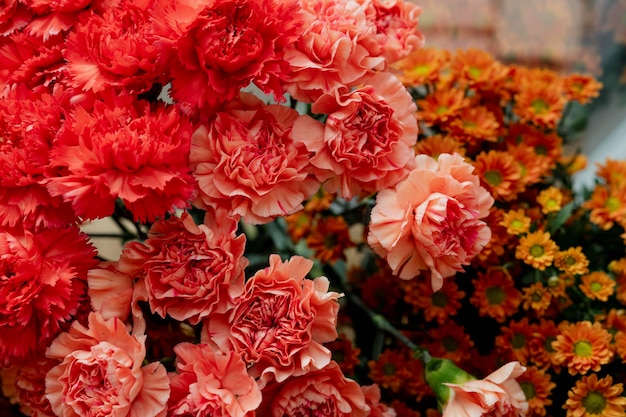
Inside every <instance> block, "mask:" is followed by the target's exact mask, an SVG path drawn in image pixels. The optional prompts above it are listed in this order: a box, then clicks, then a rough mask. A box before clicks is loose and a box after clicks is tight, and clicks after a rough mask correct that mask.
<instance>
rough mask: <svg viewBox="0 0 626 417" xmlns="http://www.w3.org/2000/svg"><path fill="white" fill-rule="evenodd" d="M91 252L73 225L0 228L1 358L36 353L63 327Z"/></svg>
mask: <svg viewBox="0 0 626 417" xmlns="http://www.w3.org/2000/svg"><path fill="white" fill-rule="evenodd" d="M95 254H96V250H95V248H94V247H93V246H91V245H90V244H89V243H88V237H87V235H84V234H82V233H80V232H79V230H78V228H73V227H70V228H63V229H46V230H43V231H41V232H38V233H31V232H28V231H24V232H23V234H22V235H17V234H15V235H14V234H10V233H0V282H1V283H2V285H0V306H1V307H0V357H1V358H2V359H0V364H3V363H4V364H6V363H13V362H15V361H17V360H21V359H28V358H29V357H31V356H32V355H34V354H36V353H38V352H39V353H41V352H42V350H43V349H45V347H46V346H47V345H48V344H49V343H50V341H51V340H52V339H53V338H54V337H55V336H56V335H57V334H58V333H59V332H61V331H63V330H64V328H66V327H67V325H68V322H69V321H70V320H71V318H72V316H73V315H74V314H76V312H77V311H78V309H79V306H80V304H81V303H82V302H83V300H84V299H85V295H86V294H85V290H86V282H85V278H86V275H87V271H88V270H89V268H91V267H93V266H95V264H96V263H97V261H96V260H95V258H94V256H95ZM18 335H19V337H16V336H18Z"/></svg>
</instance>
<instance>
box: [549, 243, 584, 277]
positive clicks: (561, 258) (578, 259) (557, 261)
mask: <svg viewBox="0 0 626 417" xmlns="http://www.w3.org/2000/svg"><path fill="white" fill-rule="evenodd" d="M554 266H556V267H557V268H559V270H560V271H563V272H565V273H567V274H570V275H582V274H586V273H587V272H589V260H588V259H587V256H585V254H584V253H583V248H582V247H580V246H576V247H572V248H567V249H565V250H563V251H558V252H557V253H556V254H555V255H554Z"/></svg>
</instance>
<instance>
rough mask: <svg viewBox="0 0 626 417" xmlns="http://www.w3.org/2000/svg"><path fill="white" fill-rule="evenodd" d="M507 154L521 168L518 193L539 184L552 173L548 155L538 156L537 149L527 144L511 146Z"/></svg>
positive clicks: (508, 147)
mask: <svg viewBox="0 0 626 417" xmlns="http://www.w3.org/2000/svg"><path fill="white" fill-rule="evenodd" d="M507 152H508V153H509V154H510V155H511V156H512V157H513V159H515V161H516V162H517V164H518V165H519V167H520V180H519V187H518V188H519V191H518V192H521V191H523V190H524V189H525V187H527V186H529V185H533V184H536V183H538V182H539V181H541V179H542V178H543V177H544V176H547V175H548V173H549V172H550V166H551V164H552V160H551V159H550V158H549V157H547V156H546V155H539V154H537V152H536V151H535V148H534V147H532V146H530V145H528V144H526V143H519V144H517V145H511V144H509V145H508V146H507Z"/></svg>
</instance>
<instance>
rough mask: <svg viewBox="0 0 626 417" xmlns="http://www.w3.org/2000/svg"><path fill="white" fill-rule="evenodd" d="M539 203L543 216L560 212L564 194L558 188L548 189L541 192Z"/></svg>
mask: <svg viewBox="0 0 626 417" xmlns="http://www.w3.org/2000/svg"><path fill="white" fill-rule="evenodd" d="M537 203H539V205H540V206H541V212H542V213H543V214H549V213H555V212H558V211H559V210H561V204H562V203H563V193H562V192H561V190H560V189H558V188H557V187H548V188H546V189H545V190H541V192H540V193H539V195H538V196H537Z"/></svg>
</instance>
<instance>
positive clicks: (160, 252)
mask: <svg viewBox="0 0 626 417" xmlns="http://www.w3.org/2000/svg"><path fill="white" fill-rule="evenodd" d="M235 229H236V223H235V222H234V220H232V219H229V218H228V216H227V213H224V212H221V211H220V212H217V213H215V212H213V211H209V212H208V214H207V216H206V220H205V224H201V225H196V224H195V223H194V220H193V217H192V216H191V215H189V214H188V213H183V215H182V216H181V217H180V218H178V217H172V218H170V219H168V220H161V221H158V222H156V223H154V224H153V225H152V227H151V228H150V231H149V232H148V239H147V240H146V241H145V242H143V243H140V242H130V243H129V244H128V245H126V247H125V248H124V251H123V252H122V255H121V256H120V262H119V269H120V270H121V271H122V272H124V273H126V274H128V275H129V276H132V277H134V278H139V281H138V282H137V283H136V284H135V297H140V298H146V299H147V301H148V304H149V305H150V309H151V310H152V311H153V312H154V313H157V314H158V315H160V316H161V317H163V318H165V317H166V315H169V316H170V317H172V318H174V319H175V320H179V321H183V320H189V322H190V323H192V324H197V323H199V322H200V320H201V319H202V318H204V317H206V316H208V315H210V314H212V313H215V312H219V313H224V312H226V311H227V310H228V309H230V308H232V307H233V306H234V304H235V299H236V298H237V297H239V295H241V292H242V290H243V282H244V268H245V267H246V266H247V265H248V261H247V259H246V258H245V257H243V252H244V248H245V242H246V238H245V235H240V236H235Z"/></svg>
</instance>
